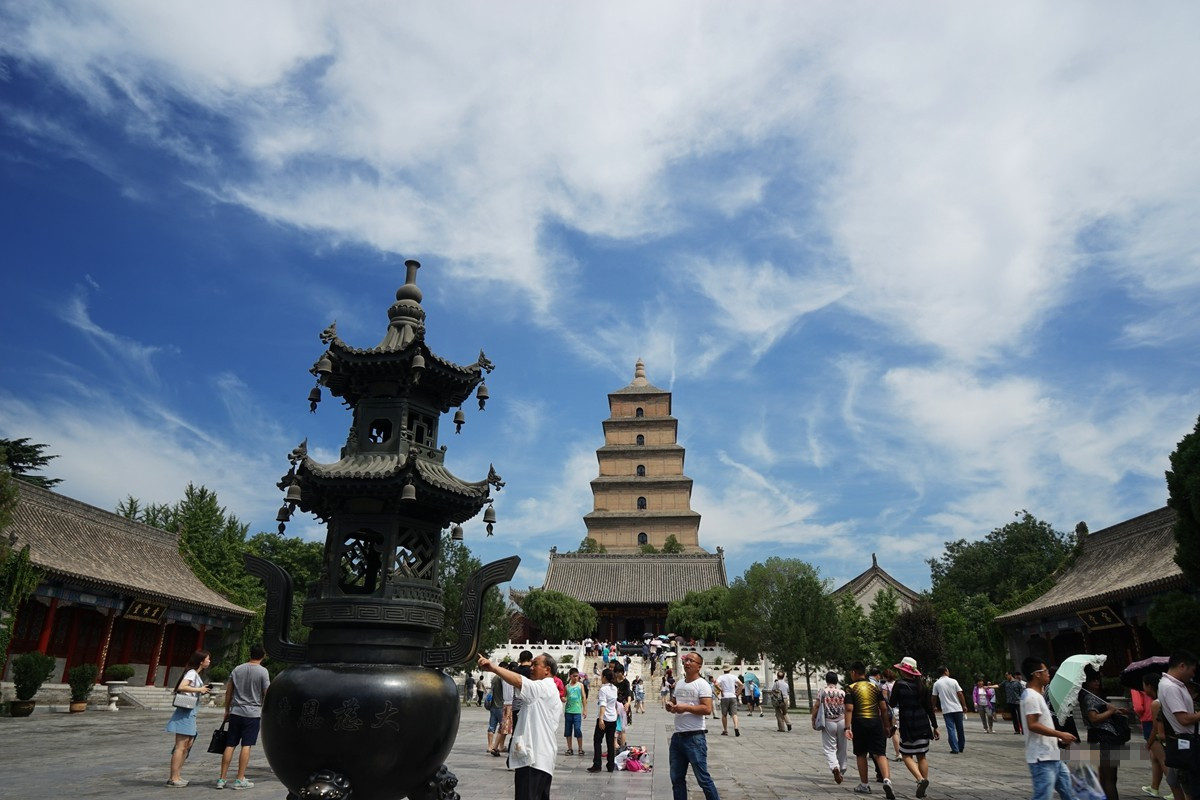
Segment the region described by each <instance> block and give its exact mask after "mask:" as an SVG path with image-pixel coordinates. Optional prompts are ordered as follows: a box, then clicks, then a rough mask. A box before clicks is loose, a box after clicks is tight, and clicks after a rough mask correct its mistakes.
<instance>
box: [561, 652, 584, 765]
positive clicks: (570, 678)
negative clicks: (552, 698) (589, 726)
mask: <svg viewBox="0 0 1200 800" xmlns="http://www.w3.org/2000/svg"><path fill="white" fill-rule="evenodd" d="M566 688H567V703H566V707H565V710H564V712H563V719H564V721H565V723H566V724H565V726H564V728H563V736H565V737H567V755H569V756H572V755H575V751H574V750H572V749H571V737H572V736H574V737H575V742H576V744H577V745H578V746H579V755H583V718H584V717H586V716H587V692H585V691H584V689H583V684H582V683H580V682H579V670H577V669H575V667H571V671H570V672H568V673H567V687H566Z"/></svg>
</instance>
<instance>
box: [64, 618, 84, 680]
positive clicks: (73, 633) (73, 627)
mask: <svg viewBox="0 0 1200 800" xmlns="http://www.w3.org/2000/svg"><path fill="white" fill-rule="evenodd" d="M79 611H80V609H79V608H78V607H72V608H69V609H67V612H68V613H69V614H70V615H71V623H70V625H68V626H67V660H66V663H65V664H63V674H62V680H61V681H59V683H66V682H67V671H68V670H69V669H71V662H72V661H74V660H75V642H76V640H77V639H78V638H79Z"/></svg>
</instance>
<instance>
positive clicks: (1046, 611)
mask: <svg viewBox="0 0 1200 800" xmlns="http://www.w3.org/2000/svg"><path fill="white" fill-rule="evenodd" d="M1188 585H1189V584H1188V581H1187V578H1185V577H1184V576H1183V575H1182V574H1179V575H1168V576H1166V577H1163V578H1157V579H1155V580H1152V581H1146V582H1145V583H1139V584H1138V585H1137V586H1126V587H1122V588H1120V589H1115V590H1113V591H1111V592H1100V593H1098V594H1094V595H1090V596H1088V597H1086V598H1083V599H1080V600H1073V601H1070V602H1063V603H1055V604H1054V605H1048V606H1043V607H1039V608H1035V609H1033V610H1032V611H1022V610H1020V609H1017V610H1016V611H1010V612H1009V613H1007V614H1000V615H999V616H997V617H996V622H997V623H999V624H1000V625H1015V624H1018V623H1021V622H1029V621H1031V620H1037V619H1048V618H1051V617H1057V616H1061V615H1063V614H1073V613H1075V612H1076V611H1082V610H1084V609H1087V608H1095V607H1096V606H1102V605H1105V604H1107V603H1111V602H1116V601H1119V600H1128V599H1130V598H1135V597H1143V596H1145V595H1152V594H1158V593H1160V592H1168V591H1171V590H1172V589H1185V588H1187V587H1188Z"/></svg>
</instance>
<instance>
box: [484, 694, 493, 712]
mask: <svg viewBox="0 0 1200 800" xmlns="http://www.w3.org/2000/svg"><path fill="white" fill-rule="evenodd" d="M483 707H484V708H486V709H487V710H488V711H491V710H492V709H493V708H495V707H496V701H495V700H494V699H493V698H492V693H491V692H488V693H487V694H485V695H484V696H483Z"/></svg>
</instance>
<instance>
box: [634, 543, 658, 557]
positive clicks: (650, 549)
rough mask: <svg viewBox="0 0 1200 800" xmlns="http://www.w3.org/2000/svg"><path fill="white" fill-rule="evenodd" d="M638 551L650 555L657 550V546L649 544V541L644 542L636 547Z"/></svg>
mask: <svg viewBox="0 0 1200 800" xmlns="http://www.w3.org/2000/svg"><path fill="white" fill-rule="evenodd" d="M638 552H639V553H644V554H645V555H648V556H652V555H654V554H655V553H657V552H658V548H657V547H655V546H654V545H652V544H650V543H649V542H646V544H644V545H642V546H640V547H638Z"/></svg>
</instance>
